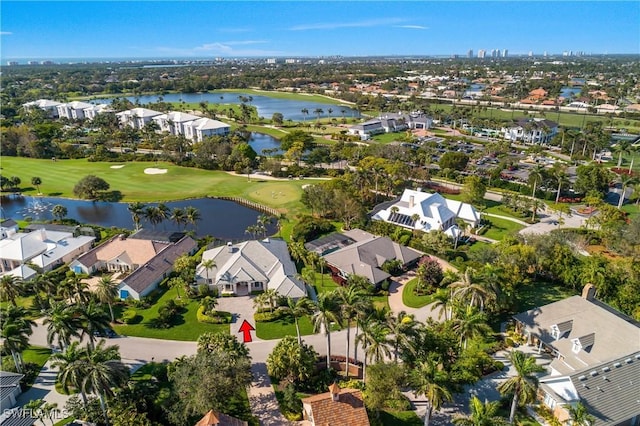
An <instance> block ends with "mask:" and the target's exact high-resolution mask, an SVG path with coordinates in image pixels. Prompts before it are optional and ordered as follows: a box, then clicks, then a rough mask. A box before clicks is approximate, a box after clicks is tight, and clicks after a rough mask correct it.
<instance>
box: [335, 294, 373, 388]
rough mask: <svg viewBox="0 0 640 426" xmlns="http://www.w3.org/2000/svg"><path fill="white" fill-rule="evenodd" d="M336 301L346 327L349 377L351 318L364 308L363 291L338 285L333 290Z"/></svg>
mask: <svg viewBox="0 0 640 426" xmlns="http://www.w3.org/2000/svg"><path fill="white" fill-rule="evenodd" d="M334 291H335V294H336V297H337V299H338V303H339V304H340V316H341V317H342V320H343V321H344V322H345V327H347V341H346V349H345V354H346V355H345V360H346V361H345V362H346V374H347V379H349V354H350V353H351V351H350V348H351V346H350V345H351V341H350V340H351V339H350V337H351V320H352V319H354V318H355V317H356V315H357V314H358V312H359V311H361V310H362V309H363V308H364V298H365V296H366V295H365V293H364V291H363V290H362V289H359V288H357V287H354V286H349V287H338V288H336V289H335V290H334Z"/></svg>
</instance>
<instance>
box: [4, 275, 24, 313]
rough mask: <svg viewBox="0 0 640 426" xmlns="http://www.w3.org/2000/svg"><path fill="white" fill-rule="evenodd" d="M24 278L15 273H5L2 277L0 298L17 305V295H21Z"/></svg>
mask: <svg viewBox="0 0 640 426" xmlns="http://www.w3.org/2000/svg"><path fill="white" fill-rule="evenodd" d="M21 285H22V279H20V277H16V276H15V275H3V276H2V277H1V278H0V298H1V299H2V300H3V301H4V300H6V301H9V302H10V303H11V304H12V305H13V306H15V305H16V297H18V296H20V293H21V291H20V290H21V287H20V286H21Z"/></svg>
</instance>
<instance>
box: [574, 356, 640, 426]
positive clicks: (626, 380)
mask: <svg viewBox="0 0 640 426" xmlns="http://www.w3.org/2000/svg"><path fill="white" fill-rule="evenodd" d="M570 378H571V382H572V383H573V385H574V386H575V388H576V390H577V391H578V395H579V396H580V399H581V400H582V403H583V404H584V406H585V407H586V408H587V410H588V411H589V413H590V414H591V415H592V416H594V417H595V419H596V421H595V423H594V424H593V426H604V425H617V424H619V423H621V422H623V421H625V420H628V419H631V418H632V417H634V416H637V415H640V352H637V353H635V354H633V355H628V356H625V357H622V358H618V359H614V360H611V361H610V362H607V363H605V364H601V365H599V366H598V368H590V369H585V370H583V371H580V372H577V373H575V374H572V375H571V376H570Z"/></svg>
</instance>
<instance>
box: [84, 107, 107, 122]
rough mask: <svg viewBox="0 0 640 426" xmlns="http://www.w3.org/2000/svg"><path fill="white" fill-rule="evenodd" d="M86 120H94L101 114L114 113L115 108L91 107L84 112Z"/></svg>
mask: <svg viewBox="0 0 640 426" xmlns="http://www.w3.org/2000/svg"><path fill="white" fill-rule="evenodd" d="M83 112H84V118H86V119H87V120H93V119H94V118H96V117H97V116H98V115H99V114H105V113H108V112H114V110H113V108H111V106H110V105H109V104H99V105H91V106H89V107H87V108H85V109H84V110H83Z"/></svg>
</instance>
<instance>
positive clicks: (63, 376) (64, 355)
mask: <svg viewBox="0 0 640 426" xmlns="http://www.w3.org/2000/svg"><path fill="white" fill-rule="evenodd" d="M86 358H87V349H86V348H82V347H80V343H79V342H72V343H71V344H70V345H69V346H67V347H66V348H65V350H64V351H62V352H57V353H54V354H53V355H51V361H52V363H51V365H52V366H53V367H54V368H57V369H58V377H57V379H56V381H57V382H58V383H60V385H62V390H64V391H65V392H67V393H69V392H71V391H72V390H77V391H80V395H81V396H82V401H83V402H84V405H85V406H86V405H87V394H86V393H85V391H84V389H83V388H82V381H83V379H84V378H85V376H86Z"/></svg>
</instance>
